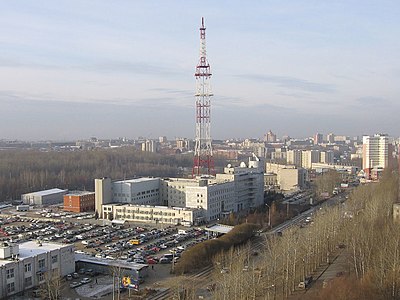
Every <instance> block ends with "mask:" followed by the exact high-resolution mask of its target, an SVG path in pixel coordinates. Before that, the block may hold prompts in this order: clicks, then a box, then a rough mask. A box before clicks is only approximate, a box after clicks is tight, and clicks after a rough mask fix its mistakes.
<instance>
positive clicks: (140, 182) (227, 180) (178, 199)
mask: <svg viewBox="0 0 400 300" xmlns="http://www.w3.org/2000/svg"><path fill="white" fill-rule="evenodd" d="M249 166H250V167H247V166H246V164H244V163H242V165H241V166H240V167H237V168H233V167H231V166H228V167H227V168H225V173H224V174H217V175H216V177H215V178H214V177H200V178H196V179H185V178H165V179H161V178H139V179H132V180H124V181H116V182H111V179H109V178H102V179H96V180H95V193H96V197H95V199H96V200H95V205H96V208H95V209H96V212H97V214H98V216H99V218H101V219H126V220H132V221H144V222H155V221H156V220H157V222H162V223H170V224H177V223H181V222H182V221H184V222H191V223H192V224H193V222H194V221H193V220H200V219H202V220H204V221H211V220H217V219H219V218H222V217H223V216H224V215H227V214H229V213H230V212H237V211H240V210H248V209H250V208H253V207H257V206H260V205H262V204H263V202H264V189H263V187H264V178H263V163H262V161H260V160H259V159H258V158H257V159H256V160H255V161H250V162H249ZM161 205H164V206H161ZM184 208H187V209H188V212H186V211H185V210H182V209H184ZM169 209H170V210H172V211H171V212H169V211H167V212H166V213H167V214H169V213H171V218H165V217H160V216H164V215H163V213H164V212H163V213H162V214H160V213H159V212H158V211H162V210H169ZM173 211H174V212H173ZM177 211H179V212H177ZM173 214H175V215H173ZM182 214H183V215H182ZM185 214H186V215H185ZM189 214H190V215H189ZM168 216H170V215H168Z"/></svg>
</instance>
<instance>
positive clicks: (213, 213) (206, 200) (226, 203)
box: [186, 179, 237, 221]
mask: <svg viewBox="0 0 400 300" xmlns="http://www.w3.org/2000/svg"><path fill="white" fill-rule="evenodd" d="M235 196H236V195H235V183H234V182H233V181H228V182H222V183H216V182H211V181H209V180H207V179H200V185H199V186H188V187H187V188H186V206H187V207H193V208H198V209H204V213H205V216H204V217H205V219H206V220H207V221H212V220H218V219H220V218H222V217H223V216H226V215H228V214H229V213H230V212H233V211H237V210H236V207H235V202H236V201H235V200H236V197H235Z"/></svg>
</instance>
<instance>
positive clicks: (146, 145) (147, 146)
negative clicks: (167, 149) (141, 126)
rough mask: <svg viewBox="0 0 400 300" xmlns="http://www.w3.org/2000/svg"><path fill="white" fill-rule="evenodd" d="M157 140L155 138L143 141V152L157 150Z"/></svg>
mask: <svg viewBox="0 0 400 300" xmlns="http://www.w3.org/2000/svg"><path fill="white" fill-rule="evenodd" d="M157 146H158V145H157V142H156V141H154V140H146V141H144V142H143V143H142V151H143V152H153V153H155V152H157V150H158V149H157V148H158V147H157Z"/></svg>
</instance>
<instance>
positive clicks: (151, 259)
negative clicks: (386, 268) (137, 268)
mask: <svg viewBox="0 0 400 300" xmlns="http://www.w3.org/2000/svg"><path fill="white" fill-rule="evenodd" d="M156 263H157V261H156V260H155V259H154V258H148V259H147V264H149V265H154V264H156Z"/></svg>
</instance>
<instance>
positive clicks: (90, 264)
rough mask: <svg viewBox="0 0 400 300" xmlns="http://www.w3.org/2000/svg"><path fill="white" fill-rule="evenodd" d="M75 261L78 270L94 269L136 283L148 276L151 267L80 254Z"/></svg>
mask: <svg viewBox="0 0 400 300" xmlns="http://www.w3.org/2000/svg"><path fill="white" fill-rule="evenodd" d="M75 259H76V266H77V269H81V268H83V269H86V270H87V269H92V270H93V271H94V272H96V273H100V274H105V275H114V276H117V277H129V278H131V279H132V280H135V281H139V280H140V279H144V278H146V277H147V276H148V268H149V265H147V264H137V263H133V262H127V261H125V260H109V259H103V258H97V257H93V256H89V255H85V254H79V253H77V254H75Z"/></svg>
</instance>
